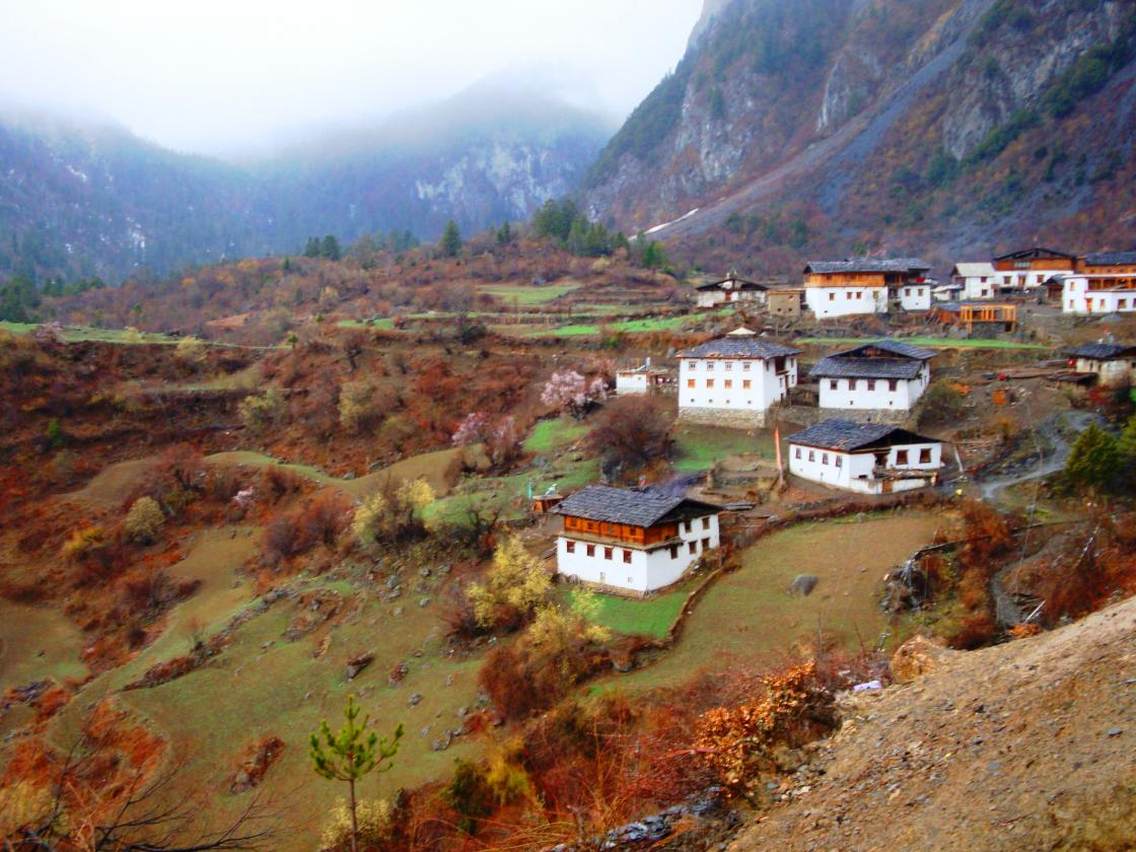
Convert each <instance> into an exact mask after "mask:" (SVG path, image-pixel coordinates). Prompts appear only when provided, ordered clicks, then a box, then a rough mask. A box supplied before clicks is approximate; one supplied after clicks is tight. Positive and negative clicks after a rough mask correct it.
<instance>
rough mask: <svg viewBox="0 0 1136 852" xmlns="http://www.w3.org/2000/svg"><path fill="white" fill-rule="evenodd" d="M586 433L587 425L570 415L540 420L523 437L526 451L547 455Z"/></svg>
mask: <svg viewBox="0 0 1136 852" xmlns="http://www.w3.org/2000/svg"><path fill="white" fill-rule="evenodd" d="M586 434H588V427H587V426H585V425H584V424H583V423H580V422H579V421H577V420H573V419H572V418H571V417H559V418H557V419H556V420H541V421H540V422H539V423H537V424H536V426H534V427H533V430H532V433H531V434H530V435H529V436H528V438H526V439H525V443H524V450H525V452H526V453H536V454H537V455H547V454H549V453H551V452H554V451H556V450H559V449H563V448H564V447H566V446H568V445H569V444H572V443H574V442H575V441H578V440H580V438H583V437H584V436H585V435H586Z"/></svg>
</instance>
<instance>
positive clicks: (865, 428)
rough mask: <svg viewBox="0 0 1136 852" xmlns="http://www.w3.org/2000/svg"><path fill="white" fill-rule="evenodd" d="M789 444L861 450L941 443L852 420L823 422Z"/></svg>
mask: <svg viewBox="0 0 1136 852" xmlns="http://www.w3.org/2000/svg"><path fill="white" fill-rule="evenodd" d="M789 443H790V444H801V445H802V446H806V447H820V448H821V449H826V450H846V451H851V450H862V449H867V448H869V447H875V446H885V447H890V446H893V445H895V444H928V443H938V442H937V441H936V439H934V438H924V437H923V436H922V435H916V434H915V433H914V432H908V431H907V430H906V429H900V428H899V427H898V426H889V425H887V424H886V423H854V422H852V421H851V420H837V419H833V420H822V421H821V422H820V423H817V424H816V425H815V426H810V427H809V428H808V429H805V430H804V431H802V432H797V433H796V434H795V435H790V436H789Z"/></svg>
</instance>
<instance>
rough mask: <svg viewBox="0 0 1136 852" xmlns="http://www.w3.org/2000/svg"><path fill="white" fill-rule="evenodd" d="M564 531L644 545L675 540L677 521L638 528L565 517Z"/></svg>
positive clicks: (569, 516) (631, 525)
mask: <svg viewBox="0 0 1136 852" xmlns="http://www.w3.org/2000/svg"><path fill="white" fill-rule="evenodd" d="M564 531H565V532H566V533H583V534H584V535H592V536H598V537H600V538H608V539H613V540H615V541H626V542H629V543H631V544H641V545H646V544H655V543H657V542H660V541H667V540H668V539H672V538H677V537H678V521H667V522H664V523H661V524H656V525H655V526H651V527H639V526H635V525H633V524H615V523H609V522H608V521H593V520H589V519H588V518H579V517H576V516H574V515H565V516H564Z"/></svg>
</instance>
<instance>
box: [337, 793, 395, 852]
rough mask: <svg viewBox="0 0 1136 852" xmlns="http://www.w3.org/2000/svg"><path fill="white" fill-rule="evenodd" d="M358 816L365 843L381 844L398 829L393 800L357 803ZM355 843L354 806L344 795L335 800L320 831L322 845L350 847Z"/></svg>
mask: <svg viewBox="0 0 1136 852" xmlns="http://www.w3.org/2000/svg"><path fill="white" fill-rule="evenodd" d="M355 818H356V820H357V821H358V824H359V833H358V836H357V840H358V841H360V842H361V843H363V844H373V845H381V844H382V843H385V842H386V841H387V840H388V839H389V838H390V836H391V833H392V831H393V829H394V825H393V820H392V809H391V806H390V803H389V802H387V801H385V800H383V799H375V800H373V801H367V800H363V801H360V802H358V803H356V806H355ZM350 845H351V808H350V807H349V806H348V804H347V802H346V801H344V800H343V799H340V800H338V801H337V802H336V803H335V807H333V808H332V809H331V813H330V814H329V815H328V821H327V823H326V824H325V825H324V827H323V831H322V832H321V833H320V849H321V850H331V849H347V848H350Z"/></svg>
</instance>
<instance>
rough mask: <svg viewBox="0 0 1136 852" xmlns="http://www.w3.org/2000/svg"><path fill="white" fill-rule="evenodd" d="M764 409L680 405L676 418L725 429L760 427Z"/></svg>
mask: <svg viewBox="0 0 1136 852" xmlns="http://www.w3.org/2000/svg"><path fill="white" fill-rule="evenodd" d="M766 414H767V412H765V411H745V410H742V409H732V408H695V407H681V408H679V410H678V419H679V420H681V421H682V422H684V423H702V424H705V425H707V426H722V427H724V428H726V429H760V428H762V427H764V426H765V421H766Z"/></svg>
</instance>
